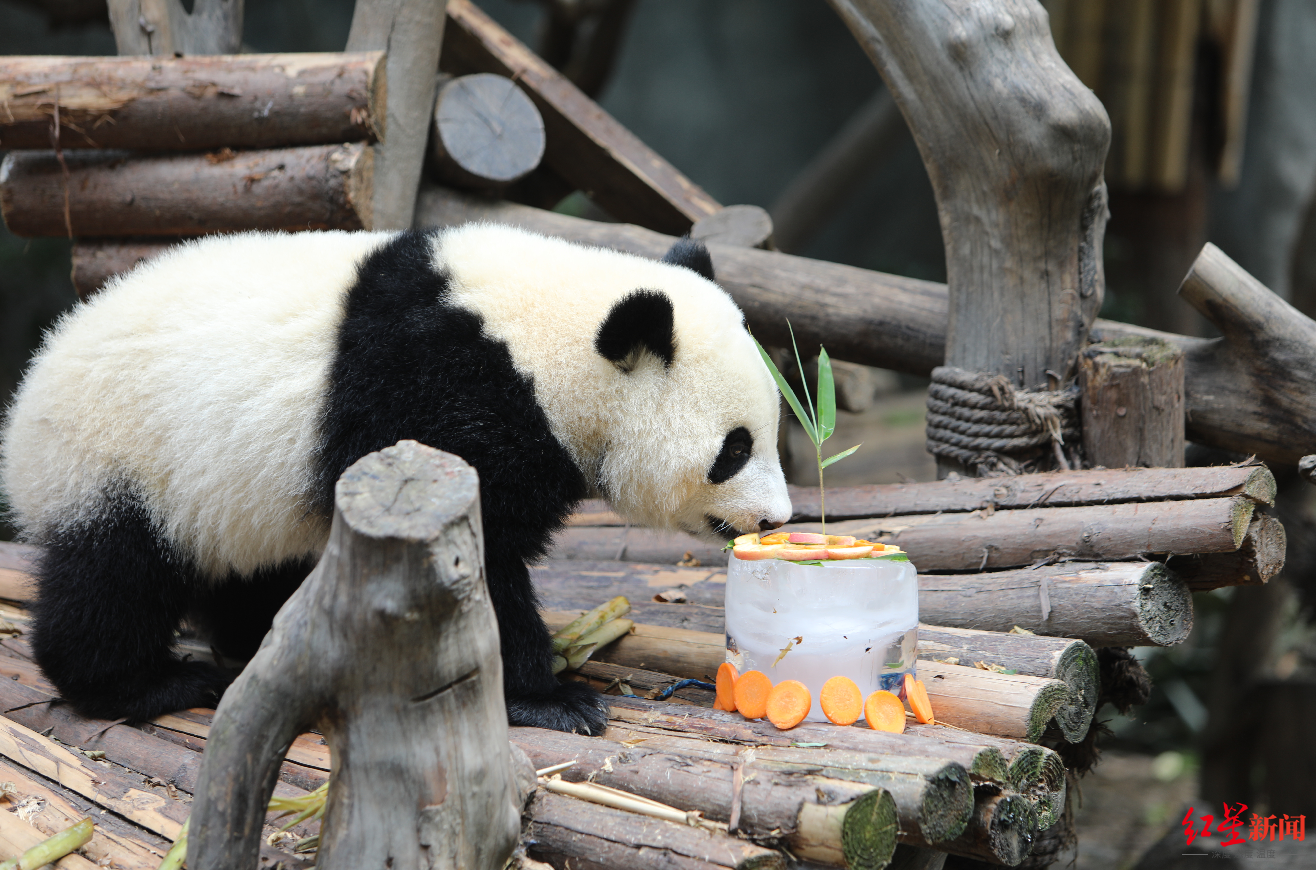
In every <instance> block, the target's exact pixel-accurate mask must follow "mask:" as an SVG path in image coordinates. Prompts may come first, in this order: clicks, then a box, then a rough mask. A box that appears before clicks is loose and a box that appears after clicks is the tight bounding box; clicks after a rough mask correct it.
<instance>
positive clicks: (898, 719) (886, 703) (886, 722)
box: [864, 689, 905, 734]
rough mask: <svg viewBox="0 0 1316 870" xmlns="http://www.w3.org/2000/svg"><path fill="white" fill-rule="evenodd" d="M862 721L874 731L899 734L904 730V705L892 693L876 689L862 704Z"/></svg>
mask: <svg viewBox="0 0 1316 870" xmlns="http://www.w3.org/2000/svg"><path fill="white" fill-rule="evenodd" d="M864 719H866V720H868V727H869V728H872V729H873V730H874V731H892V732H895V733H896V734H900V733H902V732H903V731H904V730H905V705H904V704H902V703H900V699H899V698H897V697H896V696H895V695H893V694H892V693H890V692H888V691H885V690H883V689H878V690H877V691H876V692H874V693H873V694H871V695H869V696H868V700H867V701H865V702H864Z"/></svg>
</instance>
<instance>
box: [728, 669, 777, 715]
mask: <svg viewBox="0 0 1316 870" xmlns="http://www.w3.org/2000/svg"><path fill="white" fill-rule="evenodd" d="M771 691H772V680H769V679H768V675H767V674H765V673H763V672H762V671H746V672H745V673H743V674H741V675H740V676H739V677H737V678H736V688H735V691H734V692H733V693H732V695H733V700H734V701H735V705H736V709H737V710H739V711H740V715H742V716H744V717H745V718H746V719H762V718H763V717H764V716H766V715H767V714H768V693H769V692H771Z"/></svg>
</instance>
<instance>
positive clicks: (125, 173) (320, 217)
mask: <svg viewBox="0 0 1316 870" xmlns="http://www.w3.org/2000/svg"><path fill="white" fill-rule="evenodd" d="M64 162H65V163H66V164H67V166H68V175H67V176H66V175H65V174H64V171H63V168H62V167H61V165H60V160H59V158H58V157H57V156H56V155H55V153H54V152H52V151H11V152H10V153H9V154H8V155H7V156H6V157H5V160H4V163H3V164H0V211H2V212H3V214H4V219H5V224H6V225H7V226H8V227H9V231H10V232H12V233H14V234H15V235H18V236H74V235H78V236H92V237H106V236H148V235H179V236H187V235H203V234H205V233H216V232H236V231H241V230H253V229H255V230H288V231H295V230H307V229H353V230H354V229H363V228H367V227H369V226H371V225H372V219H371V208H372V206H371V202H372V194H371V189H372V184H373V180H374V178H375V174H374V171H373V170H374V164H373V157H372V154H371V151H370V148H369V147H368V146H366V145H363V144H360V143H353V144H348V145H312V146H307V147H304V148H282V149H278V150H272V151H244V152H240V153H234V152H232V151H227V150H225V151H220V152H216V153H212V154H179V155H162V156H153V157H130V156H129V153H128V152H118V151H73V152H69V153H67V154H65V155H64ZM66 209H67V211H66Z"/></svg>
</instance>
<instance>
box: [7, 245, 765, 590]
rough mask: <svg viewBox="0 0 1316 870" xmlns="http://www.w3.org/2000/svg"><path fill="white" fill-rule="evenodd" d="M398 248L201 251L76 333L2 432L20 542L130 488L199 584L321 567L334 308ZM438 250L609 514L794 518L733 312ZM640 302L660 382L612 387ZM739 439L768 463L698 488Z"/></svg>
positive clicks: (105, 308)
mask: <svg viewBox="0 0 1316 870" xmlns="http://www.w3.org/2000/svg"><path fill="white" fill-rule="evenodd" d="M392 237H393V236H391V235H390V234H370V233H303V234H292V235H287V234H261V233H249V234H243V235H237V236H228V237H219V238H211V239H207V240H204V241H200V242H195V243H192V244H189V245H186V246H183V247H182V248H180V249H177V250H176V251H174V252H172V253H170V254H168V255H166V256H164V257H162V258H159V259H157V260H155V261H153V262H151V263H148V264H146V265H145V266H143V267H140V268H138V269H137V270H134V271H133V272H131V273H129V274H128V275H126V276H124V277H123V278H122V279H120V280H119V281H118V282H116V284H115V285H112V286H111V287H109V288H107V289H106V290H105V291H103V292H102V293H101V294H99V295H98V296H97V297H94V298H93V299H92V300H91V301H90V302H89V303H87V304H85V305H83V306H80V307H79V308H78V309H76V310H75V311H74V312H73V313H71V314H70V315H68V316H66V317H65V318H64V319H63V320H62V321H61V322H60V324H59V325H58V326H57V328H56V329H55V330H53V331H52V333H51V335H50V336H49V337H48V339H47V341H46V343H45V345H44V346H43V348H42V350H41V352H40V353H39V355H38V356H37V358H36V359H35V361H34V363H33V365H32V368H31V369H30V371H29V373H28V375H27V377H26V379H25V380H24V383H23V385H22V387H21V389H20V390H19V392H18V394H17V397H16V399H15V402H14V405H13V407H12V408H11V410H10V414H9V417H8V422H7V425H6V431H5V432H4V443H3V451H4V453H3V459H2V461H3V465H2V466H0V473H2V474H3V483H4V487H5V489H6V490H7V493H8V497H9V500H10V505H11V509H12V510H13V512H14V514H15V519H16V520H17V524H18V525H19V527H20V528H22V529H24V530H25V531H26V533H27V534H28V535H29V536H31V537H33V538H35V539H37V540H40V539H41V536H42V534H44V533H46V532H48V531H52V530H55V529H58V528H59V527H61V526H62V525H64V524H68V523H74V522H77V521H79V520H86V519H90V518H88V517H85V516H80V515H79V514H80V512H81V513H83V514H85V512H86V511H87V510H88V506H94V505H96V504H99V503H100V499H99V498H98V494H100V493H101V492H102V491H103V489H104V487H106V486H107V485H112V484H115V483H119V482H122V481H128V482H130V483H131V485H132V486H134V487H135V488H136V489H137V491H138V494H139V495H140V496H141V497H142V498H143V501H144V503H145V504H146V506H147V509H148V510H149V512H150V514H151V516H152V517H153V519H154V520H155V523H156V525H157V527H158V528H159V529H160V531H161V532H162V533H163V534H164V536H165V537H166V538H167V539H168V540H169V541H170V542H171V543H172V544H173V545H175V546H177V547H179V548H180V549H181V550H182V551H183V552H185V553H187V554H188V555H189V556H190V557H191V558H193V559H195V562H196V567H197V569H198V570H199V571H200V573H202V574H203V575H206V576H211V577H219V576H222V575H224V574H226V573H227V572H229V571H233V572H237V573H238V574H242V575H246V574H250V573H251V572H252V571H254V570H256V569H258V568H261V567H268V566H270V565H273V564H277V563H280V562H283V561H285V560H288V559H292V558H301V557H306V556H315V555H316V554H318V552H319V550H320V548H321V547H322V546H323V541H324V538H325V536H326V534H327V524H326V520H325V519H323V518H322V517H320V516H318V515H317V513H316V512H315V511H312V510H310V506H309V504H308V501H307V499H308V492H309V490H310V486H311V477H312V467H311V464H312V463H311V458H312V456H313V454H314V451H315V449H316V446H317V437H318V424H319V421H320V414H321V409H322V406H323V400H324V395H325V391H326V386H327V378H328V376H329V372H330V367H331V365H332V363H333V358H334V353H335V347H336V344H335V342H336V338H337V335H336V330H337V326H338V324H339V322H340V321H341V318H342V305H343V300H344V298H345V295H346V293H347V292H348V290H349V288H350V287H351V286H352V284H353V283H354V281H355V279H356V267H357V265H358V264H359V263H360V262H361V260H362V259H363V258H364V257H366V256H367V255H368V254H370V253H371V252H372V251H373V250H375V249H377V248H379V247H380V246H381V245H382V244H384V243H385V242H387V241H388V240H389V239H390V238H392ZM435 249H436V256H435V263H434V265H435V268H436V269H437V270H443V271H446V272H447V273H448V274H449V275H450V277H451V283H450V293H451V299H452V302H453V303H455V304H457V305H459V306H461V307H464V308H468V309H470V310H472V311H475V312H476V313H478V314H480V315H481V317H482V318H483V319H484V323H485V331H486V334H488V335H489V336H490V337H493V338H496V339H499V340H502V341H504V342H506V344H507V347H508V349H509V351H510V354H511V357H512V360H513V362H514V364H515V365H516V366H517V368H518V369H520V370H521V371H523V372H524V373H526V374H528V375H530V376H531V377H532V378H533V382H534V389H535V395H536V399H537V401H538V402H539V403H540V404H541V406H542V408H543V409H544V411H545V413H546V415H547V417H548V419H549V423H550V426H551V428H552V430H553V433H554V435H555V436H556V437H557V438H558V439H559V440H560V441H561V442H562V444H563V445H564V446H565V447H566V449H567V450H568V451H569V452H570V453H571V455H572V458H573V459H574V460H575V461H576V463H577V464H578V466H579V467H580V469H581V471H582V472H583V473H584V474H585V475H586V477H587V479H589V480H591V481H593V482H595V483H597V484H598V485H600V486H601V487H602V489H603V490H604V491H605V492H606V493H607V494H608V495H609V496H610V498H611V499H612V500H613V503H614V506H615V507H616V508H617V509H618V510H619V511H620V512H622V513H623V514H624V515H626V516H628V517H629V518H631V519H632V520H633V521H635V522H641V523H647V524H651V525H658V526H679V527H681V528H685V529H687V530H690V531H695V532H700V531H702V532H704V533H707V528H706V527H705V526H704V518H705V517H707V516H710V515H714V516H717V517H721V518H725V519H728V520H730V521H731V522H733V523H734V524H735V525H737V526H739V527H741V528H753V527H755V526H756V524H757V522H758V517H760V516H764V515H765V504H768V507H767V511H768V512H769V513H770V514H771V515H773V516H778V517H780V518H781V519H784V518H785V516H788V515H789V501H788V500H786V495H785V485H784V480H783V479H782V477H781V470H780V467H779V466H778V464H777V462H776V457H775V453H773V452H771V451H772V448H773V445H775V439H776V425H777V405H776V393H775V388H774V387H773V386H772V382H771V379H770V376H769V375H768V373H767V371H766V369H765V368H764V367H763V366H762V364H761V362H760V360H759V359H758V356H757V352H756V351H755V350H754V349H753V345H752V342H751V340H750V339H749V336H748V335H747V334H746V333H745V331H744V329H743V328H742V327H741V325H740V314H739V311H738V310H736V308H735V306H734V303H733V302H732V301H731V299H730V298H729V297H728V296H727V295H726V294H725V292H723V291H722V290H720V289H719V288H717V287H716V286H715V285H713V284H712V283H711V282H708V281H706V280H704V279H703V278H700V277H699V276H698V275H696V274H695V273H693V272H691V271H690V270H688V269H685V268H682V267H678V266H673V265H668V264H664V263H659V262H655V261H651V260H646V259H642V258H639V257H633V256H630V255H625V254H620V253H615V252H611V251H605V250H601V249H593V248H584V247H581V246H577V245H572V244H568V243H565V242H562V241H559V240H554V239H547V238H544V237H541V236H538V235H534V234H531V233H527V232H524V231H520V230H516V229H511V228H507V227H497V226H488V225H471V226H467V227H462V228H457V229H454V230H449V231H446V232H444V233H440V234H438V235H436V236H435ZM641 288H647V289H655V290H661V291H662V292H663V293H665V294H666V295H667V296H668V297H669V298H670V299H671V300H672V303H673V307H674V315H675V325H676V335H675V340H676V345H677V353H676V357H675V361H674V362H673V364H672V365H671V366H670V368H669V369H667V370H663V369H662V367H661V365H660V364H658V363H656V362H655V363H654V364H653V365H651V366H650V367H649V370H645V371H639V370H637V371H636V372H630V373H628V372H623V371H620V370H619V369H618V368H617V366H615V365H613V364H612V363H610V362H609V361H608V360H606V359H604V358H603V357H602V356H600V355H599V353H597V352H596V350H595V348H594V346H593V341H594V337H595V331H596V329H597V328H598V325H599V323H600V322H601V321H602V319H603V318H604V317H605V316H606V314H607V312H608V310H609V308H610V307H611V306H612V305H613V304H614V303H615V302H617V301H618V299H619V298H621V297H622V296H624V295H626V294H627V293H630V292H633V291H634V290H636V289H641ZM470 387H471V389H479V385H478V384H471V385H470ZM737 425H743V426H746V427H747V428H749V429H750V430H751V432H752V433H753V435H754V440H755V443H756V444H758V445H762V449H760V450H759V451H757V452H756V453H755V454H754V457H753V459H752V460H751V462H750V463H749V465H748V466H747V467H746V468H745V469H744V470H743V471H742V472H741V473H739V474H737V475H736V476H735V477H734V478H733V479H732V480H730V481H728V482H727V483H725V484H723V485H721V486H718V487H715V488H714V487H711V486H710V485H709V483H708V481H707V480H706V478H705V473H706V471H707V469H708V468H709V466H710V465H711V463H712V462H713V460H714V459H715V458H716V456H717V455H718V450H719V448H720V446H721V439H722V436H723V435H724V434H725V433H726V431H727V430H728V429H730V428H732V427H734V426H737ZM765 493H766V494H770V498H769V502H770V503H765ZM710 499H715V500H716V502H717V504H716V505H712V504H710V503H708V502H709V500H710ZM714 507H716V511H714ZM783 512H784V513H783Z"/></svg>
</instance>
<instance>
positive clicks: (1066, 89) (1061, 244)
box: [831, 0, 1110, 389]
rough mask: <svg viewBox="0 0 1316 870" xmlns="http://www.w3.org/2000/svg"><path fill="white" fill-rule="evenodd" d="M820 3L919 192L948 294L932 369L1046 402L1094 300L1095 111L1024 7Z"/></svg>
mask: <svg viewBox="0 0 1316 870" xmlns="http://www.w3.org/2000/svg"><path fill="white" fill-rule="evenodd" d="M831 2H832V6H833V8H835V9H836V10H837V12H838V13H839V14H840V16H841V18H842V20H843V21H845V23H846V25H847V26H848V27H849V28H850V30H851V32H852V33H853V34H854V35H855V38H856V39H858V40H859V44H860V45H861V46H863V48H864V50H865V51H866V52H867V53H868V55H869V58H870V59H871V60H872V61H873V63H874V64H875V65H876V66H877V68H878V71H879V72H880V73H881V74H882V78H883V79H884V80H885V81H886V84H887V88H888V89H889V90H890V91H891V94H892V96H893V97H894V98H895V101H896V104H897V105H899V106H900V110H901V112H902V113H903V114H904V116H905V121H906V123H908V124H909V128H910V130H911V131H912V132H913V134H914V139H915V141H916V142H917V143H918V146H919V151H920V153H921V154H922V156H923V163H924V165H925V166H926V167H927V170H928V176H929V177H930V178H931V180H932V189H933V192H934V193H935V194H936V197H937V210H938V213H939V215H940V217H941V231H942V236H943V238H944V241H945V245H946V275H947V284H948V286H949V288H950V320H949V324H948V331H947V341H946V359H945V364H946V365H950V366H957V367H959V368H962V369H966V370H968V371H973V372H988V373H991V374H1004V375H1007V376H1008V377H1009V378H1010V379H1011V380H1012V381H1013V382H1015V383H1016V384H1017V385H1018V386H1020V387H1023V388H1026V389H1036V388H1039V387H1040V388H1043V389H1045V388H1047V387H1048V385H1049V386H1050V388H1053V389H1054V388H1055V387H1056V386H1058V384H1057V383H1056V382H1057V381H1062V382H1063V381H1067V380H1068V379H1069V378H1070V377H1071V375H1072V370H1073V365H1074V360H1075V357H1076V355H1077V353H1078V350H1079V348H1080V347H1082V345H1083V344H1084V342H1085V341H1086V339H1087V331H1088V328H1089V327H1090V326H1091V324H1092V321H1093V319H1094V318H1095V317H1096V316H1097V310H1098V309H1099V308H1100V307H1101V299H1102V294H1103V292H1104V277H1103V274H1102V267H1101V241H1102V236H1103V232H1104V228H1105V221H1106V190H1105V183H1104V181H1103V180H1102V166H1103V164H1104V162H1105V159H1106V150H1107V148H1108V147H1109V145H1110V120H1109V119H1108V118H1107V117H1106V111H1105V109H1104V108H1102V106H1101V103H1100V102H1099V101H1098V100H1097V98H1096V95H1095V94H1093V93H1092V91H1091V90H1090V89H1089V88H1087V87H1085V86H1084V85H1083V83H1082V82H1080V81H1079V80H1078V77H1077V76H1075V75H1074V74H1073V73H1072V72H1071V71H1070V70H1069V68H1068V67H1067V66H1065V64H1064V61H1062V60H1061V59H1060V55H1059V53H1058V52H1057V51H1056V48H1055V43H1054V42H1052V39H1051V32H1050V29H1049V27H1048V23H1047V17H1046V13H1045V11H1044V10H1043V9H1042V7H1041V5H1040V4H1038V3H1030V2H1025V0H998V2H993V3H972V2H966V0H943V2H934V3H917V4H893V3H886V2H879V0H831ZM1007 83H1008V85H1007Z"/></svg>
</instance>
